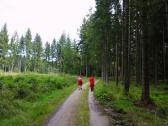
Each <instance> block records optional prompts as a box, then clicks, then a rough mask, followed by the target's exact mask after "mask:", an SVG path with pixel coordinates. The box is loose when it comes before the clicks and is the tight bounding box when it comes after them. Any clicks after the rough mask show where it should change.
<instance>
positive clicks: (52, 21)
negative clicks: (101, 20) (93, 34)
mask: <svg viewBox="0 0 168 126" xmlns="http://www.w3.org/2000/svg"><path fill="white" fill-rule="evenodd" d="M94 7H95V0H0V28H2V26H3V24H4V23H7V28H8V34H9V37H11V36H12V35H13V33H14V32H15V31H17V32H18V34H19V36H21V35H22V34H23V35H24V34H25V32H26V31H27V29H28V28H30V30H31V32H32V35H33V37H34V36H35V34H36V33H39V34H40V36H41V37H42V40H43V42H46V41H48V42H52V40H53V39H54V38H56V39H57V40H58V39H59V37H60V35H61V34H62V33H63V32H64V33H66V34H69V35H70V37H71V39H79V37H78V34H77V29H79V28H80V26H81V24H82V21H83V18H84V17H85V16H86V15H87V14H88V13H89V9H90V8H93V10H94Z"/></svg>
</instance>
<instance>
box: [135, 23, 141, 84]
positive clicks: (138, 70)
mask: <svg viewBox="0 0 168 126" xmlns="http://www.w3.org/2000/svg"><path fill="white" fill-rule="evenodd" d="M136 23H137V25H136V84H137V85H139V84H140V83H141V77H140V74H141V51H140V50H141V45H140V39H139V38H140V37H139V35H140V34H139V27H138V22H136Z"/></svg>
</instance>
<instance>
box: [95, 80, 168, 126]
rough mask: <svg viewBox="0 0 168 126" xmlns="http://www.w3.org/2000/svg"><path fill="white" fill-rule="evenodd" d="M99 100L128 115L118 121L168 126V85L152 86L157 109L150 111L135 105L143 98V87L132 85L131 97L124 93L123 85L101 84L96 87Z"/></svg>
mask: <svg viewBox="0 0 168 126" xmlns="http://www.w3.org/2000/svg"><path fill="white" fill-rule="evenodd" d="M95 93H96V97H97V99H98V100H99V101H100V102H101V103H102V104H104V105H107V106H108V107H111V108H112V109H118V110H119V109H121V110H122V111H124V112H126V114H125V115H124V116H123V117H122V119H121V117H120V118H119V119H118V120H119V121H120V120H122V121H123V120H124V121H132V123H134V124H136V125H139V126H167V125H168V85H166V84H160V85H158V87H154V86H153V85H151V99H152V100H153V102H154V103H155V104H156V108H155V109H152V110H149V109H147V108H144V107H138V106H136V105H135V104H134V103H135V101H137V100H140V98H141V87H140V86H135V84H132V85H131V87H130V93H129V96H125V95H124V93H123V85H119V86H118V87H117V86H116V85H115V82H110V84H109V85H108V86H106V85H104V84H103V82H101V81H100V82H99V84H97V85H96V86H95Z"/></svg>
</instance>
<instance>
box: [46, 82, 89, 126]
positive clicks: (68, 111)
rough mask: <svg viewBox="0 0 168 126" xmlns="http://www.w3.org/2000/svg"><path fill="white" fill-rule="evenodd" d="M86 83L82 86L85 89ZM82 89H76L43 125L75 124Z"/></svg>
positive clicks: (72, 125) (67, 125) (71, 125)
mask: <svg viewBox="0 0 168 126" xmlns="http://www.w3.org/2000/svg"><path fill="white" fill-rule="evenodd" d="M87 84H88V83H86V84H84V85H83V86H82V89H85V88H86V86H87ZM81 94H82V91H81V90H78V89H76V90H75V91H74V92H73V93H72V94H71V95H70V96H69V97H68V99H67V100H66V101H65V102H64V103H63V105H62V106H61V107H60V108H59V109H58V111H57V112H56V113H55V114H53V116H52V117H51V118H50V119H49V120H48V122H47V123H46V124H45V125H44V126H75V122H76V121H75V119H76V116H77V114H78V112H77V110H78V109H77V108H78V105H79V103H80V99H81Z"/></svg>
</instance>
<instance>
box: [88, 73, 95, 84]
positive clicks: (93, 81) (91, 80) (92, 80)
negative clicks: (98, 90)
mask: <svg viewBox="0 0 168 126" xmlns="http://www.w3.org/2000/svg"><path fill="white" fill-rule="evenodd" d="M89 80H90V87H94V83H95V79H94V77H93V76H91V77H90V79H89Z"/></svg>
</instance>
